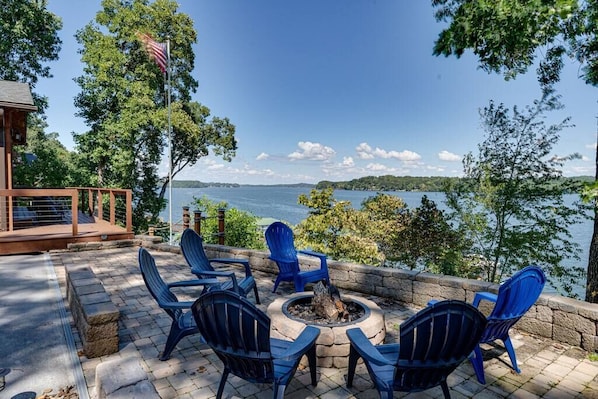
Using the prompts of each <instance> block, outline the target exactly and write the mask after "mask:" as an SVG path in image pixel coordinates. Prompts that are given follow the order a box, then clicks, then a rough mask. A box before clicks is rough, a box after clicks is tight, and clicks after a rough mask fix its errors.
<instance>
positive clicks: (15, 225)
mask: <svg viewBox="0 0 598 399" xmlns="http://www.w3.org/2000/svg"><path fill="white" fill-rule="evenodd" d="M3 195H5V196H6V197H7V198H8V201H5V202H0V205H3V204H5V203H7V204H8V206H6V205H4V208H8V212H6V214H7V215H8V222H7V221H6V220H3V219H2V216H4V213H2V214H0V225H1V226H4V228H3V229H0V255H9V254H19V253H30V252H40V251H49V250H52V249H67V248H68V245H69V244H72V243H82V242H94V241H96V242H97V241H114V240H126V239H132V238H133V237H134V233H133V228H132V223H131V219H132V218H131V191H130V190H119V189H102V188H74V189H16V190H0V198H1V197H2V196H3ZM104 195H105V196H107V197H108V198H109V201H106V204H104V203H103V202H104V201H103V200H102V196H104ZM50 196H52V198H54V199H56V198H62V199H63V200H64V198H66V201H67V203H68V205H69V206H68V207H67V208H64V207H62V208H60V209H57V208H56V207H50V206H48V207H46V208H42V209H41V210H40V209H39V207H38V208H32V207H28V206H19V207H18V208H17V209H19V210H21V209H23V210H24V211H25V213H21V214H20V216H21V217H20V218H19V219H17V220H15V218H14V217H13V216H14V214H13V208H14V207H13V206H12V204H13V202H14V201H15V199H16V200H20V202H21V203H22V204H29V203H33V202H32V201H31V198H36V197H42V198H44V201H46V203H50V202H49V201H48V200H47V198H49V197H50ZM118 196H121V197H122V201H121V203H122V204H123V206H122V208H121V209H119V210H118V211H117V208H118V206H117V197H118ZM52 203H54V202H52ZM32 209H33V210H32ZM82 209H85V210H86V212H81V210H82ZM92 210H93V212H92ZM119 211H120V214H121V215H122V217H120V218H119V217H118V215H117V213H118V212H119ZM23 215H25V217H23ZM41 216H44V217H41ZM71 216H72V217H71ZM123 225H125V226H126V227H122V226H123ZM7 227H8V228H7Z"/></svg>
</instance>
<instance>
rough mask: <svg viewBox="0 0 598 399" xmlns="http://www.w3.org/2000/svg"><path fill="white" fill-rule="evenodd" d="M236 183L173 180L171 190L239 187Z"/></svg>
mask: <svg viewBox="0 0 598 399" xmlns="http://www.w3.org/2000/svg"><path fill="white" fill-rule="evenodd" d="M239 186H240V185H239V184H238V183H203V182H200V181H197V180H173V181H172V188H206V187H239Z"/></svg>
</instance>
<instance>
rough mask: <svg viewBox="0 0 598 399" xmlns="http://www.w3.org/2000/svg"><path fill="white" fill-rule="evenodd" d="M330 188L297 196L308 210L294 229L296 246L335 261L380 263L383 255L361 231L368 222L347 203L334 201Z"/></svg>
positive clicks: (362, 214) (361, 213) (363, 215)
mask: <svg viewBox="0 0 598 399" xmlns="http://www.w3.org/2000/svg"><path fill="white" fill-rule="evenodd" d="M333 194H334V190H333V189H331V188H327V189H323V190H320V191H318V190H311V192H310V196H309V197H308V196H307V195H305V194H301V195H300V196H299V199H298V202H299V204H301V205H305V206H307V207H308V208H310V211H309V212H308V216H307V218H306V219H304V220H303V221H301V223H299V224H298V225H297V226H296V228H295V234H296V245H297V246H298V247H299V248H311V249H312V250H314V251H317V252H321V253H325V254H327V255H328V256H330V257H332V258H333V259H336V260H351V261H354V262H360V263H365V264H374V265H376V264H381V263H383V261H384V255H383V254H382V253H381V252H380V251H379V249H378V245H377V243H376V242H375V240H373V239H371V238H370V237H367V236H365V235H364V234H362V230H361V228H360V226H361V227H363V226H364V225H365V224H366V223H368V220H367V218H366V215H365V213H363V212H358V211H357V210H356V209H354V208H353V207H352V206H351V203H350V202H349V201H337V200H336V199H335V198H334V196H333Z"/></svg>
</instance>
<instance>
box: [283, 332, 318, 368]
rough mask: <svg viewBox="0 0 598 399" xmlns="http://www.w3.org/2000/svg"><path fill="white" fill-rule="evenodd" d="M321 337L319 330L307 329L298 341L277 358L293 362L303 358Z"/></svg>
mask: <svg viewBox="0 0 598 399" xmlns="http://www.w3.org/2000/svg"><path fill="white" fill-rule="evenodd" d="M319 335H320V330H319V329H318V328H316V327H313V326H307V327H305V328H304V329H303V331H301V334H299V336H298V337H297V339H295V341H293V343H292V344H291V345H290V346H289V347H288V348H287V349H286V350H285V351H284V352H283V353H281V354H280V356H277V357H276V359H277V360H286V361H292V360H294V359H297V358H299V357H301V356H303V355H304V354H305V353H306V352H307V351H308V350H309V348H310V347H311V346H312V345H313V344H315V342H316V339H317V338H318V336H319Z"/></svg>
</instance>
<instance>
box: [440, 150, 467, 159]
mask: <svg viewBox="0 0 598 399" xmlns="http://www.w3.org/2000/svg"><path fill="white" fill-rule="evenodd" d="M438 159H440V160H441V161H449V162H458V161H460V160H461V156H460V155H457V154H453V153H452V152H448V151H446V150H442V151H440V152H439V153H438Z"/></svg>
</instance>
